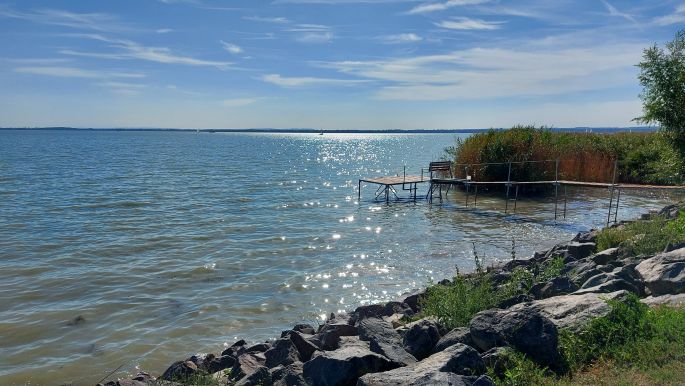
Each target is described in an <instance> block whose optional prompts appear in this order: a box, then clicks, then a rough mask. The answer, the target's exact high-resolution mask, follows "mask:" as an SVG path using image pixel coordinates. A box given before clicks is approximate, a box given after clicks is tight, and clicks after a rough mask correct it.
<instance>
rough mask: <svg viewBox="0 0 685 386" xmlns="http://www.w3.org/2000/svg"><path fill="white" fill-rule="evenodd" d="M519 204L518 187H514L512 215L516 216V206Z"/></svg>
mask: <svg viewBox="0 0 685 386" xmlns="http://www.w3.org/2000/svg"><path fill="white" fill-rule="evenodd" d="M518 202H519V186H518V184H517V185H516V195H515V196H514V214H516V204H517V203H518Z"/></svg>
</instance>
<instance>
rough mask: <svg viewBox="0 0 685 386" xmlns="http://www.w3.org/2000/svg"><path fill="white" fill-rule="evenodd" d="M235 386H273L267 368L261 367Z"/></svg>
mask: <svg viewBox="0 0 685 386" xmlns="http://www.w3.org/2000/svg"><path fill="white" fill-rule="evenodd" d="M234 386H271V373H269V369H267V368H266V367H264V366H260V367H258V368H256V369H255V371H253V372H252V373H250V374H248V375H246V376H244V377H243V378H242V379H240V380H239V381H238V382H236V383H235V385H234Z"/></svg>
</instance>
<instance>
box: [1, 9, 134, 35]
mask: <svg viewBox="0 0 685 386" xmlns="http://www.w3.org/2000/svg"><path fill="white" fill-rule="evenodd" d="M0 17H4V18H13V19H21V20H27V21H30V22H34V23H39V24H48V25H56V26H62V27H69V28H74V29H82V30H91V31H98V32H113V31H127V30H132V28H131V27H130V26H126V25H124V24H122V23H120V22H119V20H118V19H117V18H116V17H115V16H113V15H110V14H106V13H75V12H69V11H62V10H56V9H41V10H35V11H31V12H21V11H15V10H12V9H10V8H0Z"/></svg>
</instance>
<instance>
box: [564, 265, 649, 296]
mask: <svg viewBox="0 0 685 386" xmlns="http://www.w3.org/2000/svg"><path fill="white" fill-rule="evenodd" d="M636 265H637V264H635V263H631V264H626V265H623V266H618V267H616V268H614V269H613V270H612V271H610V272H601V273H599V274H597V275H595V276H592V277H590V278H588V279H587V280H586V281H585V283H583V285H582V286H581V289H580V290H579V291H576V293H577V294H583V293H588V292H596V293H609V292H616V291H620V290H626V291H628V292H633V293H635V294H637V295H643V294H644V289H643V284H642V282H641V281H640V278H639V277H638V275H637V273H636V272H635V266H636Z"/></svg>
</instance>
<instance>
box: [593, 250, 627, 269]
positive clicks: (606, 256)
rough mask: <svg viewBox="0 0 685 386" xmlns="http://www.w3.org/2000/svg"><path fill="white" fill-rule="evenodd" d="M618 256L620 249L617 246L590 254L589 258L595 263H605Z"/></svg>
mask: <svg viewBox="0 0 685 386" xmlns="http://www.w3.org/2000/svg"><path fill="white" fill-rule="evenodd" d="M619 257H620V251H619V249H618V248H609V249H605V250H603V251H601V252H598V253H596V254H594V255H592V256H590V259H592V261H593V262H594V263H595V264H597V265H605V264H607V263H609V262H610V261H614V260H616V259H618V258H619Z"/></svg>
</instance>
